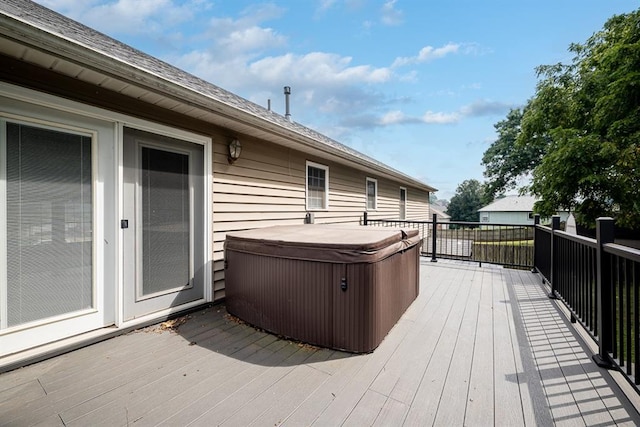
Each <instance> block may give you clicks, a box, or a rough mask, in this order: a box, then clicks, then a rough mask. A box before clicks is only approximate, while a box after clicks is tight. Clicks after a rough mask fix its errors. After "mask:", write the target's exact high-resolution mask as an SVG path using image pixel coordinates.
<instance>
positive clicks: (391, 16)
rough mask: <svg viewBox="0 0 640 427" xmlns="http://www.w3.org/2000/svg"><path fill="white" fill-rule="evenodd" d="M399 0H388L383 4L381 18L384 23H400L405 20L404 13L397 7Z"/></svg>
mask: <svg viewBox="0 0 640 427" xmlns="http://www.w3.org/2000/svg"><path fill="white" fill-rule="evenodd" d="M397 1H398V0H388V1H386V2H385V3H384V4H383V5H382V9H381V11H380V12H381V14H382V17H381V18H380V20H381V21H382V23H383V24H384V25H389V26H391V25H400V24H402V22H403V17H404V13H403V12H402V11H401V10H398V9H396V3H397Z"/></svg>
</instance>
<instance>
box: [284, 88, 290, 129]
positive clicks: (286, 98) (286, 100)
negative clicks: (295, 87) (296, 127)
mask: <svg viewBox="0 0 640 427" xmlns="http://www.w3.org/2000/svg"><path fill="white" fill-rule="evenodd" d="M289 95H291V88H290V87H289V86H285V87H284V105H285V114H284V118H285V119H287V120H289V121H291V112H290V111H289Z"/></svg>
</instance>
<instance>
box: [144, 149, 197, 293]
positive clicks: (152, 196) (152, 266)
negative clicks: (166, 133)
mask: <svg viewBox="0 0 640 427" xmlns="http://www.w3.org/2000/svg"><path fill="white" fill-rule="evenodd" d="M141 161H142V165H141V174H142V176H141V181H142V183H141V188H142V204H141V207H142V242H143V244H142V295H143V296H147V295H151V294H155V293H158V292H166V291H169V290H173V289H176V288H184V287H188V286H189V283H190V274H189V254H190V247H191V244H190V236H189V230H190V218H189V212H190V209H189V208H190V204H189V203H190V201H189V156H188V155H187V154H183V153H176V152H171V151H165V150H160V149H155V148H150V147H144V146H143V147H141Z"/></svg>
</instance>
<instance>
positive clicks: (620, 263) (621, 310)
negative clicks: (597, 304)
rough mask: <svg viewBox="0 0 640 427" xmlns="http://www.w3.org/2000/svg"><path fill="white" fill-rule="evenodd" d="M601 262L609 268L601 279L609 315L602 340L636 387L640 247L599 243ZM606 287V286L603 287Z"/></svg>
mask: <svg viewBox="0 0 640 427" xmlns="http://www.w3.org/2000/svg"><path fill="white" fill-rule="evenodd" d="M602 252H603V253H602V256H603V257H605V258H606V260H605V262H604V263H603V264H604V266H605V268H606V267H609V268H608V269H607V271H605V272H603V273H604V274H605V279H604V280H603V292H607V291H608V292H610V295H612V298H611V301H610V303H611V308H610V310H611V313H612V314H611V316H610V317H609V319H608V320H609V322H604V323H603V326H602V327H603V331H602V333H603V335H605V330H606V333H607V334H610V339H607V340H606V343H607V344H610V345H611V347H610V348H609V349H607V348H606V347H605V350H607V353H609V354H610V355H611V358H612V359H613V360H614V362H615V363H616V364H617V365H618V367H619V368H620V370H622V371H623V372H624V373H625V374H626V375H627V376H628V377H629V378H633V380H634V381H633V382H634V384H635V385H636V386H638V385H639V384H640V375H638V374H639V373H640V342H639V341H640V340H639V337H640V326H639V323H640V311H639V307H640V301H639V297H638V292H639V289H640V250H637V249H631V248H628V247H626V246H621V245H617V244H615V243H605V244H603V246H602ZM607 288H608V289H607Z"/></svg>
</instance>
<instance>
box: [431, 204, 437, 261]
mask: <svg viewBox="0 0 640 427" xmlns="http://www.w3.org/2000/svg"><path fill="white" fill-rule="evenodd" d="M437 226H438V215H437V214H433V221H432V223H431V262H438V260H437V259H436V233H437V232H436V230H437Z"/></svg>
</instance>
